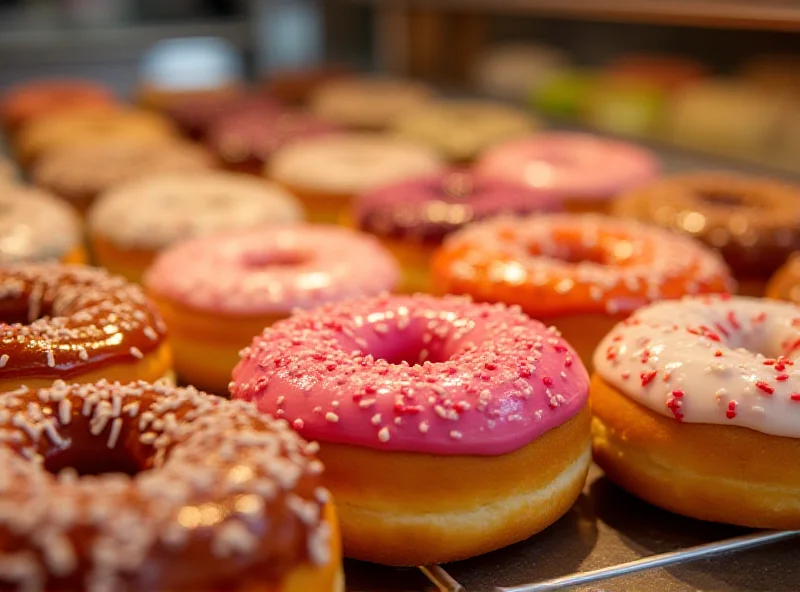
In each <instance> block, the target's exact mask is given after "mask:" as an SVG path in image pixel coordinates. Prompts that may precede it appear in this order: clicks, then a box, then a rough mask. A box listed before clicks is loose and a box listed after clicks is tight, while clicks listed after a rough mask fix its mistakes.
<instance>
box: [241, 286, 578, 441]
mask: <svg viewBox="0 0 800 592" xmlns="http://www.w3.org/2000/svg"><path fill="white" fill-rule="evenodd" d="M378 327H380V330H378ZM331 367H333V368H334V369H333V370H330V369H329V368H331ZM231 393H232V396H233V397H234V398H236V399H245V400H249V401H254V402H256V403H257V404H258V406H259V409H260V410H261V411H263V412H266V413H270V414H277V413H280V414H281V416H282V417H285V418H286V419H287V420H288V421H290V422H296V421H297V420H298V419H299V420H300V425H302V428H301V433H302V434H303V435H304V436H306V437H308V438H311V439H314V440H320V441H322V442H340V443H347V444H353V445H357V446H365V447H368V448H375V449H379V450H386V449H389V450H405V451H414V452H428V453H434V454H454V455H458V454H479V455H496V454H504V453H507V452H510V451H513V450H516V449H518V448H520V447H522V446H524V445H526V444H528V443H530V442H531V441H533V440H534V439H536V438H537V437H539V436H540V435H542V434H543V433H545V432H547V431H548V430H550V429H552V428H554V427H557V426H559V425H561V424H562V423H564V422H565V421H567V420H569V419H570V418H571V417H573V416H574V415H575V414H576V413H578V412H579V411H580V410H581V409H582V408H583V407H584V405H586V402H587V398H588V377H587V374H586V369H585V368H584V367H583V365H582V364H581V363H580V361H579V359H578V357H577V355H576V354H575V353H574V352H573V351H572V348H571V347H569V345H568V344H567V343H566V342H565V341H564V340H563V339H562V338H561V337H559V336H558V334H557V333H556V332H555V331H554V330H552V329H548V328H546V327H545V326H544V325H542V324H541V323H539V322H538V321H534V320H532V319H530V318H529V317H527V316H526V315H525V314H523V313H522V312H520V311H519V310H518V309H514V308H509V307H506V306H504V305H490V304H474V303H472V302H470V301H469V300H467V299H465V298H458V297H446V298H434V297H432V296H423V295H417V296H379V297H376V298H365V299H360V300H353V301H348V302H344V303H340V304H334V305H329V306H325V307H322V308H319V309H315V310H313V311H309V312H301V313H297V314H295V316H293V317H291V318H289V319H287V320H285V321H280V322H278V323H276V324H274V325H272V326H271V327H270V328H267V329H265V330H264V332H263V333H262V335H261V336H259V337H256V338H255V339H254V340H253V343H252V345H251V346H250V347H249V348H246V349H245V350H244V351H243V352H242V359H241V361H240V362H239V364H238V365H237V367H236V368H235V369H234V372H233V382H232V383H231ZM333 416H335V417H336V421H331V420H330V419H331V418H332V417H333Z"/></svg>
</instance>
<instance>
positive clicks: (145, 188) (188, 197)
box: [87, 171, 303, 281]
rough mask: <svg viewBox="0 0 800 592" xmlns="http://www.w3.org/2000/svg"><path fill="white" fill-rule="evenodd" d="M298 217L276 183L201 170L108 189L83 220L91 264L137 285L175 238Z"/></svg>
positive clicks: (292, 202) (291, 200) (297, 209)
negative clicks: (89, 247) (91, 251)
mask: <svg viewBox="0 0 800 592" xmlns="http://www.w3.org/2000/svg"><path fill="white" fill-rule="evenodd" d="M302 218H303V210H302V208H301V207H300V205H299V204H298V203H297V201H296V200H295V199H294V198H293V197H292V196H291V195H289V194H288V193H286V191H284V190H283V189H281V188H280V187H277V186H276V185H273V184H271V183H266V182H264V181H263V180H260V179H255V178H253V177H250V176H247V175H242V174H236V173H226V172H221V171H202V172H196V173H193V174H192V173H188V172H187V173H172V174H166V173H165V174H160V175H152V176H149V177H144V178H142V179H137V180H134V181H130V182H129V183H124V184H122V185H119V186H117V187H113V188H111V189H109V190H108V191H107V192H105V193H104V194H103V195H102V196H100V199H98V200H97V201H96V202H95V203H94V205H93V206H92V208H91V209H90V210H89V214H88V217H87V222H88V225H89V239H90V241H91V245H92V250H93V252H94V255H95V259H96V261H97V262H98V263H99V264H100V265H102V266H103V267H105V268H107V269H109V270H111V271H113V272H114V273H118V274H120V275H123V276H125V277H127V278H128V279H130V280H132V281H140V280H141V277H142V274H143V273H144V270H145V269H147V267H148V266H149V265H150V264H151V263H152V262H153V260H154V259H155V257H156V254H157V253H158V252H159V251H160V250H162V249H164V248H165V247H167V246H169V245H171V244H173V243H175V242H177V241H179V240H182V239H186V238H193V237H198V236H207V235H209V234H214V233H217V232H223V231H225V230H233V229H237V228H252V227H256V226H262V225H264V224H270V223H274V224H284V223H293V222H298V221H300V220H302ZM120 220H124V221H125V223H124V224H120Z"/></svg>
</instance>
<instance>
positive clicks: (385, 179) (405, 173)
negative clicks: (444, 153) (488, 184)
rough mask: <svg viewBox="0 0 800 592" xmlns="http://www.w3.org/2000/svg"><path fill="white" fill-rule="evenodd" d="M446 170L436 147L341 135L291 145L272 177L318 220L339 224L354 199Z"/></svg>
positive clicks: (277, 157)
mask: <svg viewBox="0 0 800 592" xmlns="http://www.w3.org/2000/svg"><path fill="white" fill-rule="evenodd" d="M443 168H444V163H443V162H442V160H441V159H440V158H439V157H438V156H437V155H436V153H435V152H433V151H432V150H431V149H429V148H427V147H425V146H421V145H419V144H415V143H412V142H408V141H406V140H400V139H397V138H390V137H381V136H377V135H376V136H370V135H366V134H337V135H332V136H323V137H319V138H311V139H307V140H304V141H302V142H297V143H295V144H290V145H288V146H286V147H284V148H282V149H280V150H278V151H277V152H276V153H275V154H273V155H272V158H270V161H269V163H267V167H266V170H265V172H266V175H267V177H269V178H270V179H272V180H273V181H275V182H277V183H278V184H280V185H282V186H283V187H285V188H286V189H287V190H288V191H289V192H290V193H292V194H293V195H295V196H296V197H297V198H299V199H300V200H301V201H302V202H303V204H304V205H305V207H306V210H307V211H308V214H309V219H310V220H311V221H313V222H329V223H330V222H333V223H335V222H339V221H340V220H341V218H342V215H346V213H347V211H348V210H349V207H350V204H351V203H352V201H353V198H354V197H356V196H358V195H360V194H362V193H364V192H365V191H368V190H370V189H374V188H376V187H379V186H381V185H387V184H389V183H394V182H396V181H400V180H402V179H408V178H411V177H415V176H419V175H426V174H431V173H434V172H438V171H440V170H442V169H443Z"/></svg>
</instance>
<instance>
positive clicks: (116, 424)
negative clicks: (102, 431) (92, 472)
mask: <svg viewBox="0 0 800 592" xmlns="http://www.w3.org/2000/svg"><path fill="white" fill-rule="evenodd" d="M121 429H122V419H120V418H119V417H118V418H116V419H115V420H114V421H112V422H111V433H110V434H109V435H108V442H107V445H108V447H109V448H114V446H116V445H117V440H118V439H119V432H120V430H121Z"/></svg>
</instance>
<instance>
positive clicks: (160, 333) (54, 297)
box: [0, 263, 172, 392]
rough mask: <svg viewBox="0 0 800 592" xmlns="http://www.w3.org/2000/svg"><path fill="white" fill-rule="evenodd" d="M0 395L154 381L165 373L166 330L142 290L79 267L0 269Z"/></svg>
mask: <svg viewBox="0 0 800 592" xmlns="http://www.w3.org/2000/svg"><path fill="white" fill-rule="evenodd" d="M0 321H2V323H0V335H1V336H2V346H0V352H2V355H0V392H5V391H10V390H13V389H15V388H19V387H20V386H21V385H26V386H28V387H30V388H39V387H43V386H49V385H50V384H52V382H53V381H54V380H57V379H63V380H68V381H70V382H81V383H84V382H94V381H95V380H98V379H100V378H107V379H109V380H120V381H124V382H128V381H131V380H149V381H155V380H159V379H161V378H164V377H165V376H169V374H170V372H171V370H172V359H171V354H170V350H169V348H168V346H167V344H166V339H165V327H164V323H163V321H162V320H161V317H160V316H159V314H158V312H157V311H156V309H155V307H154V306H153V305H152V304H151V303H150V302H149V301H148V300H147V298H146V297H145V295H144V293H143V292H142V290H141V289H140V288H139V287H138V286H135V285H133V284H130V283H128V282H126V281H125V280H124V279H123V278H120V277H116V276H111V275H109V274H108V273H107V272H106V271H104V270H101V269H97V268H94V267H87V266H83V265H61V264H55V263H39V264H29V265H23V264H18V265H5V266H3V267H2V268H0Z"/></svg>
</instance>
